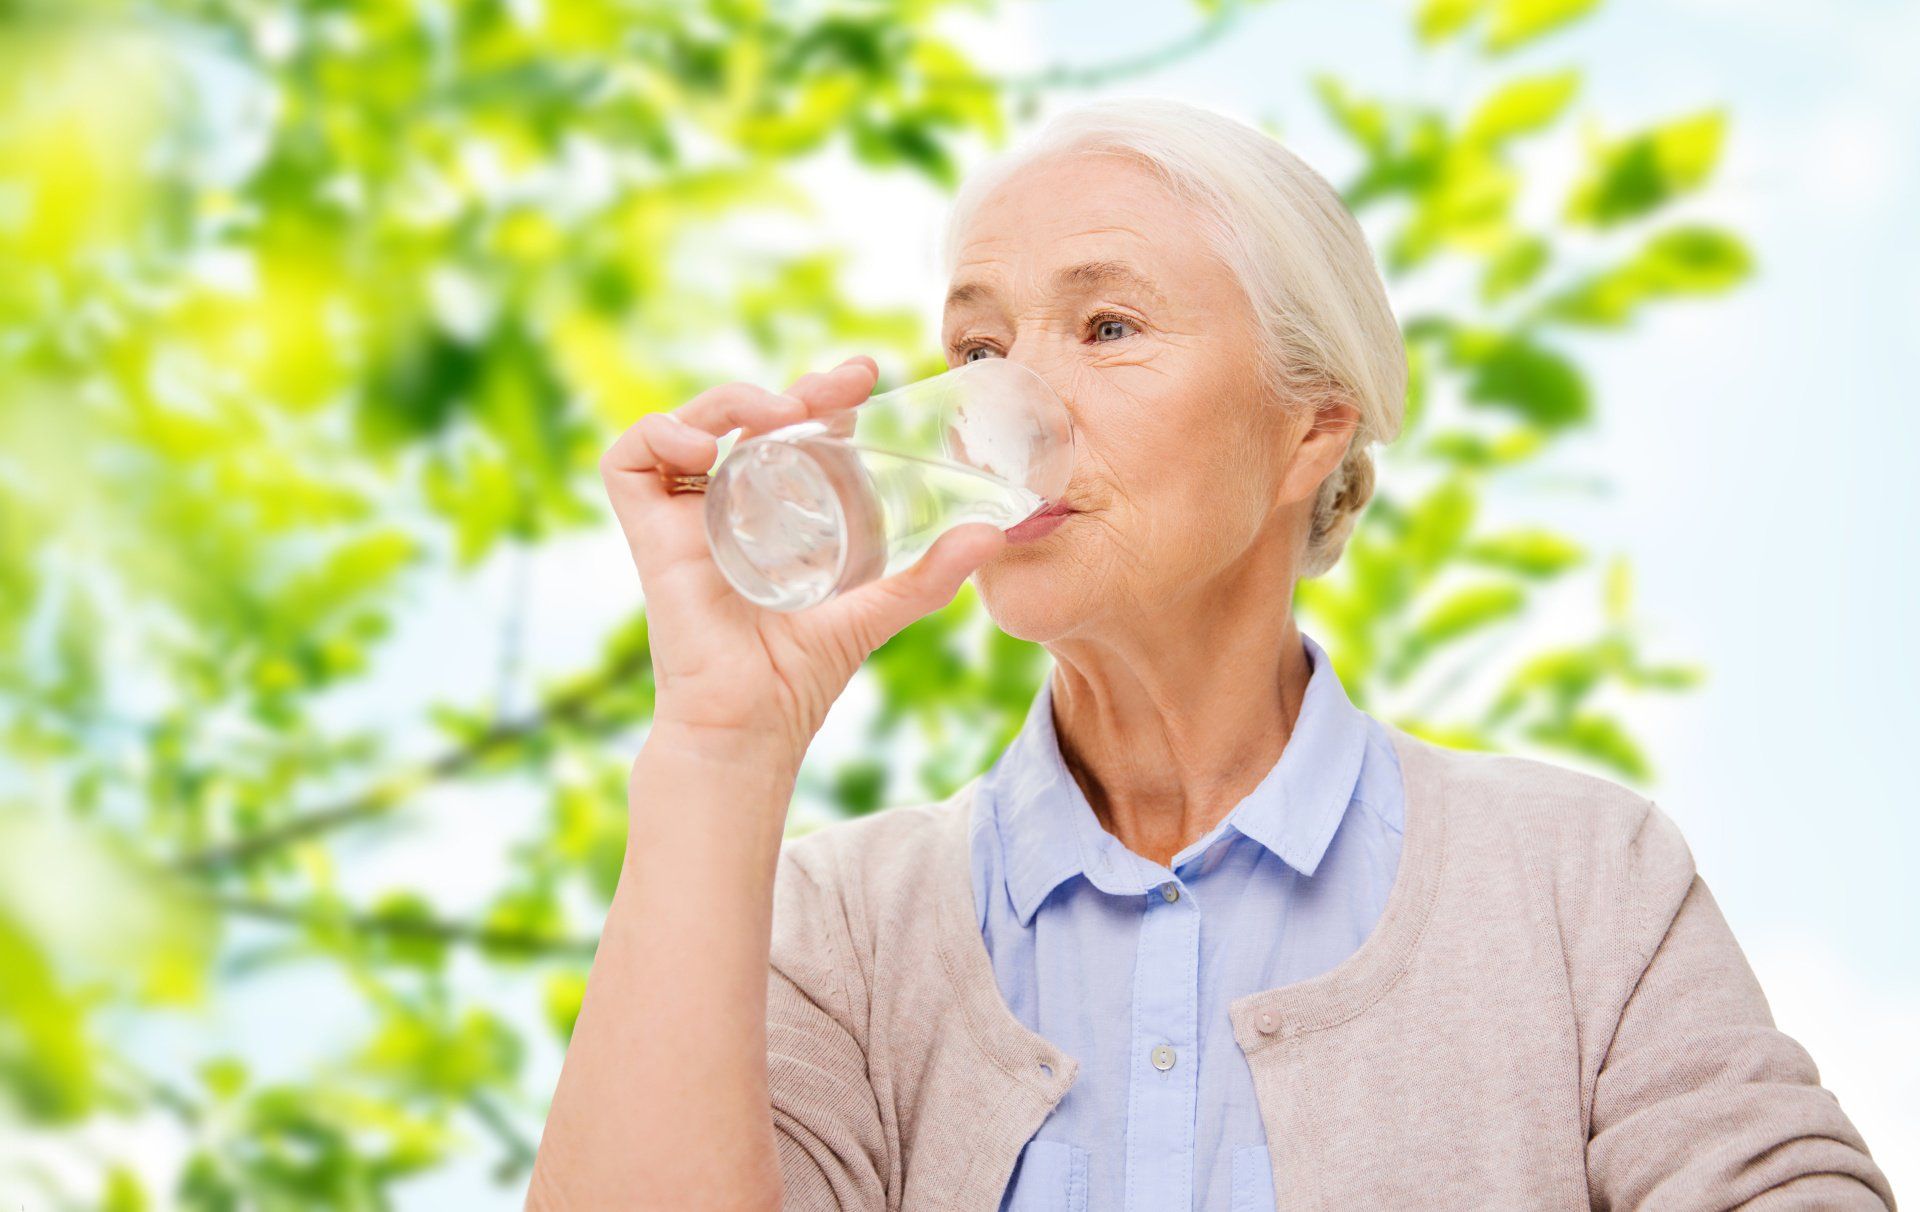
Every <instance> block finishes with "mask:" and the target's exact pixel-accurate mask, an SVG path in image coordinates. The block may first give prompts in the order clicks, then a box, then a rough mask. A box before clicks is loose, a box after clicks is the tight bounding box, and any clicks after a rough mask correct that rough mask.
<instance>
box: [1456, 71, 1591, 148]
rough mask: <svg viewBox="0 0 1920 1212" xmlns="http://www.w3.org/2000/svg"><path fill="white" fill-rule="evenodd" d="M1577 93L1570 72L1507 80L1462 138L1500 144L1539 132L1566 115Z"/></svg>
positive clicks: (1574, 73)
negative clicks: (1515, 137) (1516, 137)
mask: <svg viewBox="0 0 1920 1212" xmlns="http://www.w3.org/2000/svg"><path fill="white" fill-rule="evenodd" d="M1579 91H1580V73H1579V72H1578V71H1574V70H1571V69H1569V70H1567V71H1559V72H1553V73H1551V74H1549V75H1544V76H1523V77H1521V78H1520V79H1517V80H1510V81H1508V82H1507V83H1505V84H1503V85H1501V86H1500V88H1499V89H1498V90H1497V91H1495V92H1494V94H1493V95H1492V96H1491V97H1488V98H1487V99H1486V101H1484V102H1482V103H1481V105H1480V108H1478V109H1477V110H1475V111H1474V112H1473V114H1472V115H1471V116H1470V117H1469V118H1468V119H1467V123H1466V128H1465V130H1464V131H1463V132H1462V136H1461V137H1462V138H1465V139H1471V140H1475V141H1477V142H1481V143H1499V142H1502V141H1504V140H1507V139H1511V138H1513V137H1514V136H1516V135H1523V134H1529V133H1531V132H1534V131H1538V130H1541V129H1543V128H1545V127H1547V126H1549V125H1551V124H1552V123H1553V122H1554V121H1555V120H1556V119H1558V118H1559V117H1560V115H1561V114H1563V113H1565V112H1566V109H1567V104H1568V103H1569V102H1570V101H1572V100H1573V96H1574V94H1575V93H1577V92H1579Z"/></svg>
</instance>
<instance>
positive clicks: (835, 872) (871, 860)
mask: <svg viewBox="0 0 1920 1212" xmlns="http://www.w3.org/2000/svg"><path fill="white" fill-rule="evenodd" d="M971 789H972V783H968V784H967V785H965V786H963V787H962V788H961V789H960V790H958V791H956V792H954V793H953V794H952V795H950V796H948V797H947V798H945V799H942V800H933V801H925V802H919V803H912V804H903V805H900V806H899V807H894V808H884V809H881V810H879V811H877V812H874V813H871V814H869V815H867V816H859V817H853V818H851V819H848V820H844V821H835V822H833V823H832V824H829V825H823V826H820V827H819V828H816V829H813V830H810V831H809V832H807V833H803V834H800V835H798V836H795V837H789V838H787V839H786V840H784V841H783V842H781V844H780V868H779V870H780V873H781V878H786V873H787V872H789V871H791V872H793V873H794V874H793V876H792V878H793V879H794V880H795V881H804V882H805V883H806V884H807V885H809V886H811V887H812V888H813V889H815V890H816V891H817V892H819V893H828V892H831V893H834V894H839V895H849V894H851V895H856V896H858V895H864V894H866V893H869V892H872V891H874V890H878V889H881V888H884V887H886V886H888V885H889V884H897V883H900V882H902V881H911V880H914V879H917V878H921V877H924V876H925V875H926V874H927V873H928V872H929V870H930V868H931V865H933V864H935V863H937V862H938V861H939V858H940V856H941V855H943V854H944V853H946V849H947V847H948V846H950V845H951V844H953V843H955V842H957V841H959V840H960V839H959V837H958V836H957V835H959V834H963V833H964V832H965V827H966V819H965V817H966V811H967V795H968V792H970V791H971Z"/></svg>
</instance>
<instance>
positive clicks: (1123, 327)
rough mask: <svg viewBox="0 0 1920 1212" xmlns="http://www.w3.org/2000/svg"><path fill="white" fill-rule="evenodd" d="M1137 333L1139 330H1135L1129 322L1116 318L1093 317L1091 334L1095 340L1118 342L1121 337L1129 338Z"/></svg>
mask: <svg viewBox="0 0 1920 1212" xmlns="http://www.w3.org/2000/svg"><path fill="white" fill-rule="evenodd" d="M1137 331H1139V330H1138V329H1135V328H1134V326H1133V324H1132V323H1131V322H1130V321H1127V320H1122V319H1121V318H1120V317H1118V316H1098V317H1095V325H1094V330H1093V334H1094V338H1095V339H1096V340H1099V341H1118V340H1120V339H1121V338H1122V337H1126V336H1130V335H1132V334H1133V333H1134V332H1137Z"/></svg>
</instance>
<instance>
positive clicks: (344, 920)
mask: <svg viewBox="0 0 1920 1212" xmlns="http://www.w3.org/2000/svg"><path fill="white" fill-rule="evenodd" d="M207 903H208V904H210V905H211V906H212V907H213V908H215V909H218V910H219V911H221V912H222V913H229V914H234V915H237V916H240V917H249V918H254V919H255V920H258V921H267V922H279V923H282V924H285V925H289V926H304V927H309V928H312V929H327V928H345V929H347V930H350V931H352V932H353V933H355V934H366V935H380V936H386V937H390V938H410V939H426V940H430V941H433V942H440V943H463V944H470V945H473V946H478V947H487V948H490V949H492V950H496V951H512V952H516V953H519V954H523V955H531V956H567V957H578V958H581V959H591V958H592V957H593V952H594V948H595V947H597V946H598V945H599V944H598V943H597V942H596V941H595V940H593V939H587V938H562V937H556V936H553V935H543V934H529V933H527V932H526V931H524V930H504V929H501V928H499V927H495V926H483V925H479V924H476V923H473V922H457V921H448V920H446V919H444V918H430V917H405V916H401V915H398V914H381V913H368V912H366V911H364V910H349V909H336V908H332V907H329V906H319V905H286V904H281V903H280V902H278V901H266V900H259V899H255V898H251V897H233V896H209V897H208V898H207Z"/></svg>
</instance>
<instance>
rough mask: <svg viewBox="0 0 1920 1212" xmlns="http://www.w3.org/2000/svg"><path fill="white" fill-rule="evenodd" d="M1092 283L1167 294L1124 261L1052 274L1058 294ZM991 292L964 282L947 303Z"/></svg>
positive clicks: (1071, 267) (1085, 265) (1091, 264)
mask: <svg viewBox="0 0 1920 1212" xmlns="http://www.w3.org/2000/svg"><path fill="white" fill-rule="evenodd" d="M1093 286H1129V287H1132V288H1133V289H1135V290H1138V291H1142V292H1144V293H1145V294H1148V295H1150V296H1152V297H1153V298H1155V299H1161V298H1164V297H1165V296H1163V295H1162V294H1161V293H1160V288H1159V287H1157V286H1155V285H1154V282H1153V279H1152V278H1149V277H1147V275H1145V274H1143V273H1141V272H1140V271H1139V270H1137V269H1135V268H1134V267H1133V266H1131V265H1128V264H1127V263H1126V262H1125V261H1082V262H1081V263H1080V264H1078V265H1069V266H1067V267H1066V268H1065V269H1062V270H1060V271H1059V272H1058V273H1056V274H1054V275H1053V290H1054V293H1055V294H1067V293H1069V292H1070V291H1074V290H1085V289H1087V288H1088V287H1093ZM992 293H993V288H992V287H991V286H989V285H987V284H986V283H984V282H961V283H959V284H957V285H956V286H955V287H954V288H953V289H952V290H950V291H948V292H947V303H946V305H947V307H948V308H949V309H952V308H955V307H958V306H960V305H961V304H963V303H973V302H976V301H978V300H980V299H983V298H985V297H986V296H988V295H990V294H992Z"/></svg>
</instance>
